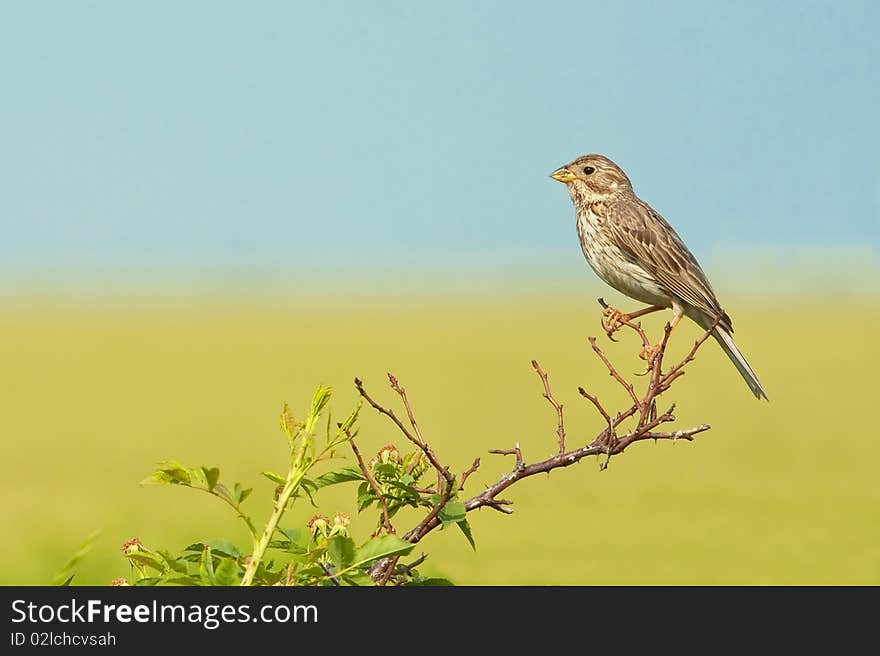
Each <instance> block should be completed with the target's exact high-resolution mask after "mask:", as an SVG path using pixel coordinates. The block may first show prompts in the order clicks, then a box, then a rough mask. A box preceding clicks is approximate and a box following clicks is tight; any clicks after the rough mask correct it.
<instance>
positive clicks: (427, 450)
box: [354, 374, 455, 489]
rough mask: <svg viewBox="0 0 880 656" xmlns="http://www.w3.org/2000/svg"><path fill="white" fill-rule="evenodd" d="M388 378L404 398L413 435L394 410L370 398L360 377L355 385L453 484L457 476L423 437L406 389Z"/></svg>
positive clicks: (392, 386)
mask: <svg viewBox="0 0 880 656" xmlns="http://www.w3.org/2000/svg"><path fill="white" fill-rule="evenodd" d="M388 379H389V380H390V382H391V388H392V389H393V390H394V391H395V392H397V393H398V394H399V395H400V397H401V398H402V399H403V404H404V407H405V408H406V412H407V415H408V416H409V419H410V423H411V424H412V427H413V430H414V431H415V435H413V433H411V432H410V431H409V429H407V427H406V426H404V424H403V422H402V421H400V419H398V418H397V415H395V414H394V411H393V410H390V409H388V408H383V407H382V406H381V405H379V404H378V403H376V402H375V401H374V400H373V399H372V398H370V396H369V394H367V392H366V390H365V389H364V384H363V382H362V381H361V380H360V379H359V378H355V379H354V385H355V387H356V388H357V391H358V393H359V394H360V395H361V396H362V397H363V398H364V400H365V401H366V402H367V403H369V404H370V405H371V406H373V408H375V409H376V410H377V411H378V412H380V413H381V414H383V415H385V416H386V417H388V418H389V419H391V421H393V422H394V424H395V425H396V426H397V427H398V428H399V429H400V432H402V433H403V435H404V437H406V439H408V440H409V441H410V442H412V443H413V444H415V445H416V446H417V447H419V449H421V450H422V452H423V453H424V454H425V456H427V458H428V462H430V463H431V466H432V467H434V469H436V470H437V472H438V473H439V474H441V475H443V477H444V478H446V483H447V485H451V484H452V483H453V482H454V479H455V477H454V476H453V475H452V474H451V473H450V472H449V469H448V468H446V467H443V465H441V464H440V462H439V461H438V460H437V456H436V455H435V454H434V451H433V450H432V449H431V447H429V446H428V444H427V443H426V442H425V441H424V440H423V439H422V434H421V431H420V430H419V428H418V424H417V423H416V420H415V417H414V416H413V412H412V408H411V407H410V404H409V399H408V398H407V396H406V391H405V390H404V389H403V388H402V387H401V386H400V384H399V383H398V382H397V378H395V377H394V376H392V375H391V374H388ZM439 488H440V486H439V485H438V489H439Z"/></svg>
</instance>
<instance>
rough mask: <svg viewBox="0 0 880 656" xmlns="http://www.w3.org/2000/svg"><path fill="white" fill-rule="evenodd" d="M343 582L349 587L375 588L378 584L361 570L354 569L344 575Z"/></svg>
mask: <svg viewBox="0 0 880 656" xmlns="http://www.w3.org/2000/svg"><path fill="white" fill-rule="evenodd" d="M342 580H343V581H345V582H346V583H348V584H349V585H355V586H373V585H376V583H375V582H374V581H373V579H371V578H370V576H369V574H365V573H364V572H362V571H360V570H359V569H353V570H351V571H350V572H349V573H348V574H343V575H342Z"/></svg>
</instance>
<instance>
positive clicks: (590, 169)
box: [584, 166, 596, 175]
mask: <svg viewBox="0 0 880 656" xmlns="http://www.w3.org/2000/svg"><path fill="white" fill-rule="evenodd" d="M595 171H596V169H594V168H593V167H592V166H585V167H584V175H590V174H591V173H594V172H595Z"/></svg>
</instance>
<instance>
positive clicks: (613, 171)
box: [550, 155, 632, 201]
mask: <svg viewBox="0 0 880 656" xmlns="http://www.w3.org/2000/svg"><path fill="white" fill-rule="evenodd" d="M550 177H551V178H553V179H554V180H558V181H559V182H562V183H564V184H565V185H566V186H567V187H568V190H569V193H570V194H571V195H572V197H573V198H575V197H580V198H583V199H585V200H588V201H595V200H604V199H608V198H613V197H615V196H619V195H622V194H626V193H629V192H631V191H632V185H631V184H630V181H629V178H628V177H626V173H624V172H623V170H621V168H620V167H619V166H617V164H615V163H614V162H612V161H611V160H610V159H608V158H607V157H603V156H602V155H584V156H582V157H578V158H577V159H576V160H574V161H573V162H571V163H570V164H566V165H565V166H562V167H560V168H558V169H556V170H555V171H553V173H551V174H550Z"/></svg>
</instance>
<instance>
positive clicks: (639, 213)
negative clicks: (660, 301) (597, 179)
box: [609, 198, 724, 317]
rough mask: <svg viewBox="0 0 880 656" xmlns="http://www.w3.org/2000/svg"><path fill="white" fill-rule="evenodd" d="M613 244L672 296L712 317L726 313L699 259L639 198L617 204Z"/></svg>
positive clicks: (612, 211)
mask: <svg viewBox="0 0 880 656" xmlns="http://www.w3.org/2000/svg"><path fill="white" fill-rule="evenodd" d="M609 227H610V229H611V234H612V238H613V239H614V243H615V244H616V245H617V247H618V248H620V250H621V251H622V252H623V254H624V255H625V256H626V257H628V258H629V259H630V261H631V262H633V263H634V264H637V265H639V266H640V267H642V268H643V269H644V270H645V271H647V272H648V273H649V274H651V275H652V276H653V277H654V279H655V280H656V281H657V283H658V284H659V285H661V286H662V287H664V288H665V289H666V291H668V292H669V293H670V294H673V295H675V296H678V297H679V298H680V299H682V300H683V301H685V302H686V303H688V304H689V305H692V306H694V307H695V308H697V309H699V310H702V311H703V312H705V313H707V314H708V315H709V316H711V317H716V316H718V315H719V314H723V312H724V311H723V310H722V309H721V305H720V304H719V303H718V299H717V298H715V292H714V291H713V290H712V286H711V285H710V284H709V280H708V279H707V278H706V274H705V273H703V270H702V269H701V268H700V265H699V264H698V263H697V259H696V258H695V257H694V256H693V254H692V253H691V252H690V251H689V250H688V247H687V246H685V245H684V242H683V241H682V240H681V237H679V236H678V234H677V233H676V232H675V230H673V229H672V226H671V225H669V224H668V223H667V222H666V220H665V219H664V218H663V217H662V216H660V214H658V213H657V212H655V211H654V210H653V209H652V208H651V206H650V205H648V204H647V203H645V202H644V201H642V200H640V199H637V198H636V199H633V200H631V201H629V202H617V203H614V204H613V206H612V208H611V221H609Z"/></svg>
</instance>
